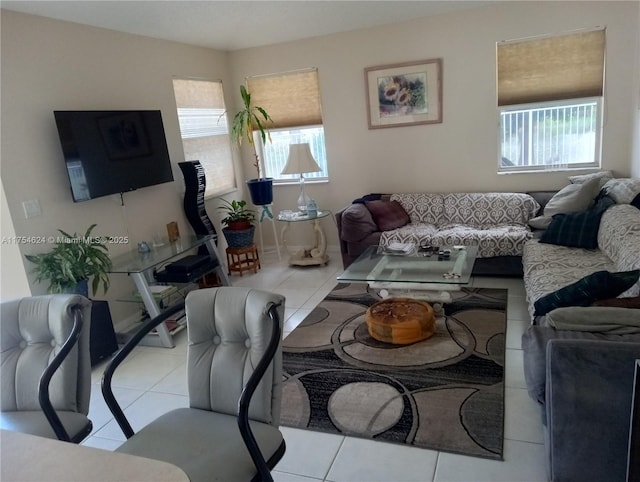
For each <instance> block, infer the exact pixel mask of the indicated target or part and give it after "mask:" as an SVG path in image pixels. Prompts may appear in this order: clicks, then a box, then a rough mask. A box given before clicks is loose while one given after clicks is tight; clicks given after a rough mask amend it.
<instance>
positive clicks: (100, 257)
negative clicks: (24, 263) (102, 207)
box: [25, 224, 112, 298]
mask: <svg viewBox="0 0 640 482" xmlns="http://www.w3.org/2000/svg"><path fill="white" fill-rule="evenodd" d="M95 227H96V225H95V224H92V225H91V226H89V229H87V231H86V232H85V233H84V236H79V235H78V234H77V233H73V234H68V233H66V232H65V231H63V230H61V229H59V230H58V232H59V233H60V234H61V236H59V237H58V238H57V239H56V242H55V245H54V247H53V249H52V250H51V251H49V252H46V253H40V254H27V255H25V257H26V258H27V260H29V261H30V262H32V263H33V264H35V267H34V268H33V270H32V272H33V273H34V274H35V275H36V278H35V279H36V281H37V282H38V283H40V282H42V281H48V282H49V287H48V288H47V291H48V292H49V293H78V294H81V295H83V296H86V297H87V298H88V297H89V285H88V281H89V279H90V278H93V280H92V283H91V287H92V290H93V293H94V294H96V293H97V291H98V289H99V287H100V286H102V288H103V290H104V292H105V293H106V292H107V290H108V289H109V271H110V269H111V266H112V264H111V259H110V258H109V255H108V249H107V245H106V239H107V238H106V237H98V236H91V232H92V231H93V229H94V228H95Z"/></svg>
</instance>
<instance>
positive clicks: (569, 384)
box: [522, 326, 640, 482]
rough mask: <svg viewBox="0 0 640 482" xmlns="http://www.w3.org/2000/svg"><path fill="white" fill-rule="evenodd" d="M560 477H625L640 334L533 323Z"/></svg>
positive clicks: (535, 379) (529, 373) (534, 360)
mask: <svg viewBox="0 0 640 482" xmlns="http://www.w3.org/2000/svg"><path fill="white" fill-rule="evenodd" d="M522 349H523V351H524V353H525V355H524V370H525V378H526V381H527V389H528V391H529V395H530V396H531V398H533V399H534V400H536V401H537V402H538V403H539V404H540V407H541V416H542V425H543V432H544V444H545V450H546V462H547V473H548V476H549V480H551V481H554V482H568V481H576V482H582V481H587V480H588V481H594V482H599V481H602V482H615V481H620V482H624V481H625V478H626V470H627V450H628V443H629V424H630V415H631V401H632V393H633V379H634V367H635V360H636V359H638V358H640V335H604V334H598V333H589V332H576V331H562V330H556V329H554V328H551V327H546V326H532V327H530V328H529V330H528V331H527V333H526V334H525V335H524V336H523V339H522Z"/></svg>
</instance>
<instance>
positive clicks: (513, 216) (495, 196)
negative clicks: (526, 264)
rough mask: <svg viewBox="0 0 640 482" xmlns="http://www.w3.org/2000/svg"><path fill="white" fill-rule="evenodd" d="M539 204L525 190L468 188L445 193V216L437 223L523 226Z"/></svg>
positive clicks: (487, 226)
mask: <svg viewBox="0 0 640 482" xmlns="http://www.w3.org/2000/svg"><path fill="white" fill-rule="evenodd" d="M539 207H540V205H539V204H538V203H537V202H536V200H535V199H533V198H532V197H531V196H529V195H528V194H524V193H517V192H471V193H450V194H445V195H444V219H443V221H441V222H440V223H439V224H438V226H439V227H445V226H444V224H445V223H446V225H449V226H450V225H465V226H470V227H473V228H481V229H488V228H494V227H497V226H526V225H527V223H528V222H529V219H531V218H532V217H533V216H535V215H536V213H537V212H538V209H539Z"/></svg>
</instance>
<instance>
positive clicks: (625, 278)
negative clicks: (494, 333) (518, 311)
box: [533, 269, 640, 316]
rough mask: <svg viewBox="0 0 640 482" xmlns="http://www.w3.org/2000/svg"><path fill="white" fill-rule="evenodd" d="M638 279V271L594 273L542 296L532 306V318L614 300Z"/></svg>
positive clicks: (639, 275)
mask: <svg viewBox="0 0 640 482" xmlns="http://www.w3.org/2000/svg"><path fill="white" fill-rule="evenodd" d="M638 278H640V269H636V270H633V271H620V272H617V273H610V272H609V271H596V272H595V273H591V274H590V275H588V276H585V277H584V278H582V279H581V280H579V281H576V282H575V283H573V284H570V285H569V286H565V287H564V288H560V289H559V290H557V291H554V292H553V293H549V294H548V295H546V296H543V297H542V298H540V299H539V300H538V301H536V302H535V303H534V304H533V307H534V308H535V313H534V316H542V315H546V314H547V313H549V312H550V311H551V310H555V309H556V308H562V307H563V306H589V305H591V304H592V303H593V302H594V301H597V300H603V299H606V298H614V297H616V296H618V295H619V294H621V293H624V292H625V291H626V290H628V289H629V288H631V287H632V286H633V285H634V284H635V283H636V282H637V281H638Z"/></svg>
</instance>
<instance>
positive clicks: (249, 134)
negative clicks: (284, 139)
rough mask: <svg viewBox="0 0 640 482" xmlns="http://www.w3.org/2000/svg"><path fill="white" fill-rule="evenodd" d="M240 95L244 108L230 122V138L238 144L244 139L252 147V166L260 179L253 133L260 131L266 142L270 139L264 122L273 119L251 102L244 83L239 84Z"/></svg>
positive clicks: (258, 161) (258, 160)
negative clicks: (253, 160)
mask: <svg viewBox="0 0 640 482" xmlns="http://www.w3.org/2000/svg"><path fill="white" fill-rule="evenodd" d="M240 95H241V96H242V103H243V105H244V108H243V109H242V110H241V111H239V112H238V113H237V114H236V115H235V116H234V118H233V122H232V123H231V138H232V139H233V140H234V142H235V143H236V144H237V145H238V146H241V145H242V141H243V140H244V139H246V140H247V142H248V143H249V145H250V146H251V147H252V148H253V156H254V158H255V162H254V163H253V167H255V168H256V170H257V171H258V179H261V177H262V176H261V172H260V159H259V158H258V152H257V151H256V146H255V143H254V142H253V133H254V131H255V130H257V131H258V132H259V133H260V138H261V139H262V142H263V143H264V142H267V139H269V140H271V136H270V134H269V131H268V128H267V127H266V124H267V123H268V122H273V120H272V119H271V117H270V116H269V114H267V112H266V111H265V110H264V109H263V108H262V107H258V106H254V105H252V104H251V94H250V93H249V92H247V89H246V88H245V86H244V85H241V86H240Z"/></svg>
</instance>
